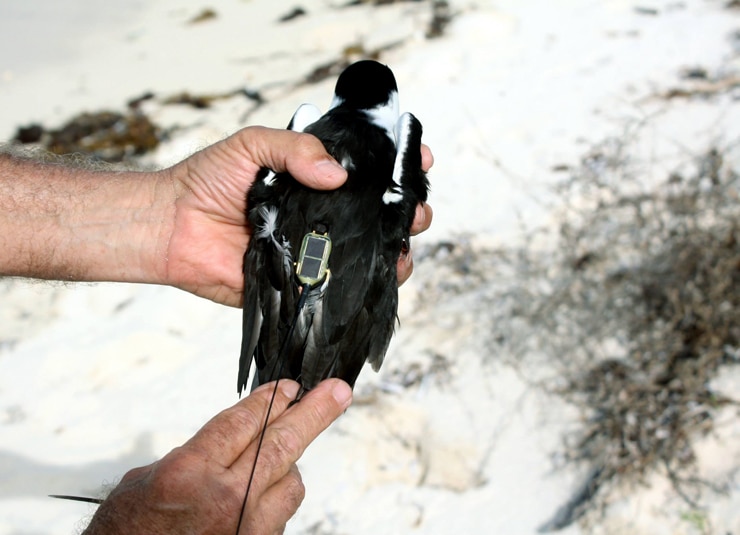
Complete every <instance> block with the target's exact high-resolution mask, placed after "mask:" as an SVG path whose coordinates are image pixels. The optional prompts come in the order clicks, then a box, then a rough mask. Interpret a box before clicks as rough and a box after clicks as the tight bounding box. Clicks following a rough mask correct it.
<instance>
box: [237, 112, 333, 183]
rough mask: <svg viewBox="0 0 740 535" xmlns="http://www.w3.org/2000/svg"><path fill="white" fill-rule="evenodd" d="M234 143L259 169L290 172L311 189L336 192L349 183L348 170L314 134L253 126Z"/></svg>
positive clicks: (243, 130) (241, 132)
mask: <svg viewBox="0 0 740 535" xmlns="http://www.w3.org/2000/svg"><path fill="white" fill-rule="evenodd" d="M232 140H233V141H235V142H237V143H239V144H240V145H241V148H242V150H244V151H245V152H247V153H248V154H249V156H250V159H251V160H252V162H254V163H255V164H257V165H258V166H260V167H268V168H270V169H272V170H273V171H276V172H284V171H287V172H289V173H290V174H291V175H292V176H293V177H294V178H295V179H296V180H298V181H299V182H301V183H302V184H304V185H305V186H308V187H310V188H313V189H319V190H329V189H336V188H338V187H339V186H341V185H342V184H344V182H345V181H346V180H347V171H346V170H345V169H344V168H343V167H342V166H341V165H339V163H337V161H336V160H335V159H334V158H332V157H331V155H329V153H328V152H326V149H325V148H324V145H323V144H322V143H321V141H319V139H318V138H317V137H315V136H312V135H311V134H304V133H301V132H293V131H291V130H277V129H274V128H265V127H261V126H250V127H247V128H244V129H242V130H240V131H239V132H237V133H236V134H234V136H232Z"/></svg>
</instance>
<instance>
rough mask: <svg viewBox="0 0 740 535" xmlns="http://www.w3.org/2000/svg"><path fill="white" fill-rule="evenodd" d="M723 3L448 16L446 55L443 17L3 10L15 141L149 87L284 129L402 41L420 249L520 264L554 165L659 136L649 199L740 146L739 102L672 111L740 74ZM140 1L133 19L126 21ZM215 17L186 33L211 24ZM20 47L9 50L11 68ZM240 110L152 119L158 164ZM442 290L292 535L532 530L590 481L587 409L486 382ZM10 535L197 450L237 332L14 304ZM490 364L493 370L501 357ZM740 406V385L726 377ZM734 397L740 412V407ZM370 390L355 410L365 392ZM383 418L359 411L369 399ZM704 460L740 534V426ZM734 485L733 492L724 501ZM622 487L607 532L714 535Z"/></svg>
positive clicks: (124, 307)
mask: <svg viewBox="0 0 740 535" xmlns="http://www.w3.org/2000/svg"><path fill="white" fill-rule="evenodd" d="M724 3H725V2H723V1H719V0H711V1H705V0H686V1H683V2H672V1H667V0H664V1H651V2H644V3H640V4H639V6H641V7H648V8H654V9H655V10H657V12H658V13H657V15H648V14H641V13H639V12H637V11H636V10H635V7H636V6H637V5H638V4H636V3H635V2H633V1H624V0H610V1H587V0H562V1H560V2H552V1H546V0H539V1H537V0H529V1H527V2H517V1H515V0H501V1H496V2H493V1H488V2H486V1H481V2H462V1H460V2H452V6H453V12H454V13H455V14H456V18H455V20H454V21H453V23H452V24H451V26H450V27H449V28H448V30H447V32H446V35H445V36H444V37H442V38H439V39H435V40H426V39H424V36H423V34H424V29H425V27H426V23H427V21H428V19H429V6H428V4H426V3H420V4H417V3H404V4H400V5H395V6H389V7H382V8H375V9H372V8H369V7H366V6H362V7H355V8H348V9H341V10H340V9H335V8H332V7H331V4H330V3H328V2H323V1H319V0H310V1H302V2H301V3H300V5H302V6H303V7H305V8H306V10H307V11H308V13H309V14H308V16H306V17H303V18H299V19H296V20H295V21H292V22H290V23H287V24H278V23H276V19H277V18H278V17H279V16H280V15H283V14H285V13H286V12H288V11H289V10H290V8H292V5H293V4H282V3H279V2H274V1H273V2H269V1H265V0H251V1H237V0H231V1H226V0H222V1H215V0H214V1H211V2H208V3H201V2H195V1H192V0H189V1H185V2H183V1H181V0H180V1H177V0H152V1H148V2H144V1H137V0H126V1H125V2H123V1H122V2H118V3H117V4H116V7H115V8H113V9H112V8H111V7H110V4H103V3H96V2H94V1H83V0H76V1H72V0H67V1H66V2H65V3H64V5H65V8H64V9H60V8H59V7H57V5H58V2H56V1H55V0H45V1H41V0H36V2H34V3H33V4H34V7H33V8H31V7H28V6H29V5H30V3H29V2H27V1H25V0H23V1H22V0H5V1H4V2H3V3H2V4H1V5H0V50H2V54H0V58H1V59H0V102H2V103H3V107H2V109H3V113H2V114H1V115H0V139H8V138H9V137H10V136H12V134H13V132H14V131H15V128H16V127H17V126H19V125H23V124H28V123H30V122H33V121H39V122H42V123H43V124H44V125H46V126H49V127H55V126H59V125H60V124H61V123H62V122H63V121H65V120H67V119H69V118H70V117H71V116H72V115H74V114H76V113H78V112H81V111H95V110H98V109H101V108H110V109H114V110H122V109H123V108H124V106H125V102H126V100H128V99H130V98H133V97H136V96H138V95H141V94H143V93H144V92H146V91H153V92H154V93H156V94H157V95H158V96H160V97H164V96H167V95H170V94H173V93H176V92H180V91H184V90H187V91H189V92H191V93H207V92H224V91H228V90H231V89H235V88H238V87H244V86H247V87H249V88H252V89H259V90H260V91H262V92H263V94H264V95H265V97H266V98H267V99H268V101H269V102H268V104H266V105H265V106H263V107H262V108H260V109H259V110H257V111H256V112H255V113H253V114H251V115H250V116H249V119H248V123H249V124H264V125H268V126H277V127H280V126H283V125H285V124H286V123H287V121H288V120H289V118H290V116H291V114H292V112H293V110H294V109H295V108H296V107H297V106H298V105H299V104H301V103H302V102H306V101H308V102H313V103H315V104H317V105H318V106H320V107H326V105H327V104H328V102H329V100H330V98H331V92H332V87H333V83H334V80H333V79H329V80H326V81H324V82H322V83H319V84H316V85H312V86H304V87H294V84H295V82H297V81H299V80H300V79H301V78H302V77H303V76H304V75H305V74H307V73H309V72H310V71H311V70H312V69H313V68H314V67H315V66H317V65H320V64H322V63H324V62H326V61H328V60H330V59H334V58H336V57H337V55H338V54H339V52H340V51H341V50H342V49H343V48H345V47H346V46H349V45H355V44H358V43H361V44H363V45H364V46H365V47H366V49H372V48H375V47H379V46H383V45H386V44H389V43H393V42H395V41H398V40H405V42H404V44H403V45H401V46H398V47H396V48H393V49H392V50H389V51H388V52H386V53H384V54H383V56H382V60H383V61H384V62H386V63H388V64H389V65H390V66H391V67H392V68H393V70H394V72H395V73H396V76H397V78H398V82H399V86H400V90H401V104H402V108H403V109H404V110H410V111H413V112H414V113H415V114H416V115H417V116H418V117H419V118H420V119H421V120H422V122H423V124H424V127H425V132H426V133H425V141H426V143H428V144H429V145H430V146H431V147H432V149H433V151H434V154H435V158H436V164H435V167H434V169H433V172H432V174H431V175H430V179H431V181H432V186H433V193H432V197H431V199H430V201H431V203H432V205H433V207H434V209H435V222H434V225H433V227H432V229H431V230H430V231H428V232H427V233H425V235H423V236H421V237H420V238H419V239H417V241H416V242H415V243H416V244H417V245H419V244H424V243H431V242H434V241H437V240H441V239H454V237H455V236H457V235H458V234H459V233H461V232H472V233H474V234H475V235H476V237H477V239H478V240H480V241H482V242H489V243H502V244H516V243H518V241H517V240H518V239H519V238H518V236H519V229H520V224H522V223H525V224H527V225H535V224H541V223H543V222H546V221H548V219H549V218H550V217H551V214H552V212H551V210H550V209H549V208H547V206H548V203H550V202H551V201H552V198H551V196H550V195H549V194H548V190H547V188H548V186H549V185H551V184H553V183H555V181H556V180H558V179H559V175H558V174H557V173H555V172H553V170H552V168H553V167H554V166H556V165H560V164H567V165H576V164H577V163H578V159H579V157H580V156H581V155H582V154H584V153H585V152H586V151H587V149H588V148H589V147H590V146H591V145H592V144H593V143H596V142H598V141H600V140H602V139H604V138H605V137H607V136H619V135H622V134H623V131H624V129H625V126H626V125H628V124H630V123H631V122H632V121H635V120H637V119H643V120H647V119H648V118H649V127H647V128H646V129H645V130H644V133H643V138H642V140H641V141H642V143H641V145H640V150H641V152H642V156H643V157H644V161H645V170H646V180H649V179H650V178H651V177H653V178H654V177H655V176H657V175H660V172H661V170H663V169H664V168H665V167H668V168H670V167H671V165H673V163H674V162H676V161H678V159H679V157H681V156H682V155H685V154H686V152H687V151H689V152H690V151H699V150H703V149H705V148H706V147H708V146H709V143H710V142H713V141H724V142H729V141H732V140H737V139H738V134H740V132H739V130H740V113H739V108H740V107H739V106H738V104H737V100H732V99H731V98H729V97H721V98H714V99H710V100H699V99H695V100H686V99H675V100H672V101H665V100H661V99H658V98H655V96H656V95H657V94H659V93H662V92H664V91H666V90H667V89H669V88H671V87H676V86H681V85H682V84H684V85H685V84H686V82H683V81H681V80H680V79H679V73H680V71H681V69H682V68H685V67H694V66H702V67H705V68H707V69H708V70H709V71H710V72H712V73H718V72H720V71H722V70H724V71H731V70H733V69H734V70H735V71H737V69H738V67H739V66H740V60H739V59H738V51H737V50H734V51H733V48H732V43H731V41H730V39H729V35H730V34H731V32H732V31H734V30H736V29H737V27H738V15H737V11H731V10H727V9H724V8H723V5H724ZM119 4H120V5H119ZM206 7H211V8H213V9H215V11H216V12H217V14H218V17H217V18H216V19H214V20H210V21H206V22H203V23H201V24H197V25H189V24H187V21H188V20H190V19H191V18H192V17H194V16H196V15H197V14H199V13H200V12H201V11H202V10H203V9H204V8H206ZM11 50H12V52H11ZM251 107H252V104H251V103H249V102H248V101H246V100H245V99H243V98H236V97H235V98H232V99H228V100H225V101H223V102H219V103H218V104H216V105H215V106H214V107H213V108H212V109H210V110H208V111H200V110H192V109H188V108H185V107H181V106H167V107H165V106H161V105H160V104H158V103H156V102H154V103H148V104H147V105H146V108H145V109H146V110H147V111H148V112H150V113H151V115H152V117H153V119H154V120H155V121H157V122H159V123H160V124H162V125H163V126H165V127H173V126H175V125H177V126H180V127H181V128H180V129H179V130H177V131H176V132H175V133H174V135H173V139H172V140H171V141H170V142H168V143H166V144H164V145H163V146H162V147H160V149H159V150H158V151H157V152H156V154H154V155H153V156H150V157H147V159H146V161H147V162H148V163H153V164H156V165H166V164H168V163H171V162H174V161H176V160H178V159H180V158H182V157H184V156H185V155H187V154H189V153H190V152H192V151H193V150H195V149H197V148H199V147H202V146H204V145H206V144H208V143H210V142H213V141H215V140H217V139H219V138H221V137H223V136H224V135H227V134H228V133H230V132H233V131H234V130H236V129H237V128H239V127H241V126H244V123H243V122H242V120H241V119H242V118H243V117H244V114H245V113H246V112H248V111H249V110H250V109H251ZM433 276H434V266H433V265H427V264H423V265H420V266H419V269H418V270H417V273H416V275H415V277H414V278H413V279H412V281H411V282H409V283H408V284H407V285H406V286H404V288H403V289H402V300H403V303H402V310H401V324H402V326H401V329H400V331H399V334H398V336H397V337H396V339H395V340H394V343H393V344H392V347H391V350H390V352H389V354H388V357H387V359H386V365H385V367H384V369H383V370H382V373H381V375H380V376H377V375H375V374H373V373H372V372H371V371H370V370H369V369H368V370H367V371H366V372H365V373H364V374H363V375H362V377H361V380H360V384H359V385H358V403H356V405H355V406H354V407H353V408H351V409H350V410H349V411H348V413H347V414H346V415H345V416H344V417H343V418H342V419H341V420H340V421H339V422H337V424H335V425H334V426H333V427H332V428H331V430H330V431H329V432H327V433H326V434H325V435H324V436H322V437H321V438H320V439H319V440H318V441H317V442H316V444H315V445H314V446H313V447H312V448H311V449H310V450H309V451H308V452H307V453H306V455H305V456H304V459H303V460H302V462H301V464H300V466H301V470H302V473H303V475H304V481H305V484H306V487H307V497H306V500H305V502H304V505H303V506H302V508H301V509H300V511H299V513H298V515H297V516H296V518H295V520H294V521H293V522H292V523H291V524H290V525H289V528H288V532H289V533H296V534H298V533H352V534H353V535H358V534H366V533H367V534H370V533H372V534H377V533H383V534H396V533H398V534H401V533H404V534H405V533H424V534H435V535H436V534H439V535H441V534H450V533H465V534H467V533H506V534H520V533H521V534H526V533H534V532H535V530H536V528H537V527H538V526H540V525H541V524H542V523H544V522H545V521H547V520H548V519H549V518H550V517H551V515H552V514H553V513H554V512H555V510H556V509H557V507H558V506H559V505H561V504H562V503H563V502H564V501H565V500H566V499H567V498H568V497H569V496H570V493H571V492H572V490H573V489H574V488H575V486H576V485H577V483H578V481H579V476H581V474H577V473H571V471H568V470H565V471H563V470H556V469H555V464H554V462H553V458H552V456H553V455H554V454H556V453H557V451H558V449H559V447H560V445H561V442H560V441H561V434H562V433H563V431H564V430H565V429H567V428H568V427H569V426H572V425H573V424H574V422H576V416H575V415H574V414H573V411H572V409H569V408H568V407H566V406H564V405H562V404H561V403H560V402H559V401H558V400H556V399H553V398H551V397H548V396H546V395H545V394H543V393H541V392H538V391H536V390H534V389H532V388H530V387H528V386H527V385H526V384H525V382H524V381H523V380H522V377H521V376H519V375H518V374H517V373H515V371H514V370H511V369H509V368H507V367H506V366H503V365H491V366H489V367H483V366H482V364H481V360H482V359H481V355H482V353H483V350H482V348H481V346H480V338H481V333H480V331H479V330H478V324H476V323H475V322H474V321H473V319H474V318H470V317H468V316H467V315H466V308H465V306H464V303H452V304H444V303H434V302H433V299H432V300H431V302H429V301H430V300H427V301H426V302H425V303H426V304H422V302H421V301H419V300H418V298H419V295H418V292H419V291H420V288H422V286H423V284H424V282H425V281H426V280H429V279H430V278H432V277H433ZM0 299H2V306H0V534H2V535H5V534H8V535H10V534H21V533H22V534H25V535H28V534H32V533H33V534H36V533H39V534H66V533H70V532H72V531H73V530H74V529H75V526H76V524H77V523H78V521H79V519H80V518H81V517H83V516H84V515H85V514H87V513H88V512H89V511H90V510H91V509H90V508H88V507H87V506H85V505H79V504H74V503H68V502H57V501H54V500H51V499H49V498H46V497H45V496H46V494H49V493H72V494H85V493H91V492H95V491H96V489H97V488H98V487H99V486H100V485H101V483H103V482H104V481H108V482H111V481H115V479H116V478H119V477H120V476H121V475H122V474H123V473H125V471H126V470H128V469H129V468H132V467H134V466H138V465H141V464H145V463H148V462H151V461H152V460H154V459H156V458H158V457H160V456H162V455H163V454H165V453H166V452H167V451H169V450H170V449H171V448H173V447H175V446H177V445H179V444H181V443H182V442H183V441H184V440H185V439H187V438H188V437H190V436H191V434H192V433H193V432H194V431H195V430H196V429H197V428H199V427H200V426H201V425H202V424H203V423H204V422H205V421H206V420H207V419H208V418H210V417H211V416H212V415H213V414H215V413H216V412H217V411H218V410H220V409H221V408H224V407H226V406H229V405H231V404H232V403H233V402H235V401H236V393H235V375H236V367H237V353H238V348H239V341H240V336H241V333H240V312H239V311H237V310H230V309H226V308H224V307H220V306H218V305H215V304H211V303H209V302H206V301H204V300H201V299H199V298H196V297H193V296H190V295H188V294H185V293H183V292H180V291H177V290H173V289H169V288H158V287H146V286H135V285H112V284H99V285H79V286H72V287H63V286H55V285H50V284H31V285H25V284H21V283H19V282H17V281H5V282H1V283H0ZM430 351H434V352H437V353H439V354H442V355H446V356H447V357H449V358H451V359H452V360H453V367H452V369H451V370H450V371H449V373H448V374H447V375H445V374H442V375H441V377H445V376H449V377H448V380H447V381H446V382H443V381H441V380H436V379H435V376H434V375H433V374H430V375H429V377H428V378H427V380H426V381H424V382H423V383H422V385H421V386H420V387H418V388H411V389H408V390H402V391H400V392H396V393H392V392H385V393H383V392H379V391H378V387H379V386H383V385H391V386H392V381H391V380H390V379H389V377H390V374H392V372H393V371H395V370H398V369H401V368H403V367H404V366H406V365H408V364H409V363H412V362H419V363H420V365H421V366H422V367H423V366H428V365H429V360H430V356H429V354H430V353H429V352H430ZM489 360H490V359H489ZM724 380H726V381H728V384H729V385H730V391H732V388H733V385H735V387H736V385H738V384H739V381H738V379H737V378H734V379H733V378H725V379H724ZM735 391H737V390H735ZM369 392H374V393H375V396H376V397H375V398H374V401H373V398H372V396H370V398H368V399H365V401H366V403H360V401H361V400H362V399H360V398H363V396H361V395H360V394H363V393H365V394H366V393H369ZM363 399H364V398H363ZM723 422H724V423H723V425H722V426H720V427H719V430H718V431H717V433H716V434H715V435H714V436H710V437H707V438H705V439H703V443H702V445H701V446H700V448H699V450H698V451H699V455H700V458H701V462H702V465H701V466H702V467H703V469H704V470H705V473H707V474H711V475H712V477H715V478H716V479H717V480H718V481H720V480H721V481H722V482H727V483H728V489H729V490H730V493H729V495H727V496H719V495H717V496H714V497H713V498H712V500H711V501H710V502H711V503H712V505H711V506H710V507H709V508H708V509H707V510H706V511H703V512H702V513H701V514H703V515H705V517H706V518H707V519H708V520H709V522H710V523H711V531H707V533H709V532H712V533H740V514H739V513H738V511H740V489H739V488H738V485H739V483H738V480H737V477H736V476H735V477H734V479H733V477H731V476H728V474H731V473H732V471H733V470H734V471H735V473H736V472H737V467H738V466H740V429H739V428H738V423H737V418H736V416H735V415H734V414H733V413H732V412H731V411H729V412H727V413H726V414H724V415H723ZM728 477H729V479H728ZM651 482H652V484H651V485H650V486H648V487H645V488H636V489H625V490H622V491H619V492H618V493H617V496H622V497H623V498H622V499H620V500H617V501H616V502H615V503H614V504H613V505H612V507H610V508H609V510H608V511H607V512H606V515H605V517H604V518H603V519H602V520H600V521H598V522H597V526H596V527H594V528H593V530H592V531H589V530H588V529H587V528H585V527H579V526H573V527H571V528H569V529H567V530H565V531H564V532H563V533H569V534H575V533H581V532H594V533H635V534H639V533H650V534H658V533H687V534H688V533H701V531H700V530H698V527H697V526H698V522H697V521H696V520H695V519H696V516H692V515H693V514H694V513H695V512H692V511H690V510H689V508H688V507H687V506H686V505H685V504H684V503H683V502H680V501H679V500H677V499H675V497H672V494H671V493H670V492H669V491H670V489H669V488H668V487H667V485H666V484H665V482H664V481H663V479H661V478H660V477H659V476H656V477H655V478H653V479H651Z"/></svg>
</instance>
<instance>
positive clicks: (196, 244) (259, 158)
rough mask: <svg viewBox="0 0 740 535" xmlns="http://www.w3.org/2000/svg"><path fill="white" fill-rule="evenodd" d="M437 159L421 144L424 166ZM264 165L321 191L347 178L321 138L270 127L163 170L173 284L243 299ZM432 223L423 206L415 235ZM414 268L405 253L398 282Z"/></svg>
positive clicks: (168, 270)
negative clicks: (253, 191)
mask: <svg viewBox="0 0 740 535" xmlns="http://www.w3.org/2000/svg"><path fill="white" fill-rule="evenodd" d="M432 164H433V157H432V153H431V151H430V150H429V148H428V147H426V146H425V145H422V168H423V169H424V170H425V171H426V170H428V169H429V168H430V167H431V166H432ZM262 167H268V168H270V169H272V170H274V171H277V172H283V171H288V172H290V174H291V175H293V176H294V177H295V178H296V179H297V180H298V181H300V182H302V183H303V184H305V185H306V186H309V187H312V188H315V189H319V190H326V189H334V188H337V187H339V186H341V185H342V184H343V183H344V181H345V180H346V177H347V174H346V171H345V170H344V169H343V168H342V167H341V166H340V165H339V164H338V163H336V162H335V161H334V160H333V159H332V158H331V157H330V156H329V154H328V153H327V152H326V151H325V150H324V147H323V145H322V144H321V142H320V141H319V140H318V139H317V138H315V137H314V136H311V135H309V134H302V133H298V132H292V131H289V130H274V129H269V128H263V127H248V128H245V129H243V130H241V131H239V132H237V133H236V134H234V135H232V136H231V137H229V138H227V139H225V140H223V141H221V142H219V143H216V144H215V145H212V146H210V147H208V148H206V149H204V150H202V151H200V152H198V153H196V154H194V155H192V156H191V157H190V158H188V159H186V160H184V161H183V162H181V163H179V164H178V165H176V166H174V167H172V168H170V169H167V170H165V171H162V173H165V174H167V176H168V177H170V179H171V180H172V183H173V185H174V192H175V213H174V216H173V219H172V228H171V229H170V231H169V232H166V233H165V235H166V236H167V240H168V242H167V244H166V246H165V250H166V255H165V257H164V258H163V266H162V267H161V271H162V272H163V273H162V278H163V279H164V281H165V282H166V283H168V284H170V285H172V286H176V287H178V288H182V289H184V290H187V291H189V292H192V293H194V294H196V295H200V296H202V297H206V298H208V299H211V300H213V301H216V302H219V303H223V304H226V305H230V306H239V305H240V304H241V301H242V296H243V286H244V280H243V275H242V272H241V265H242V259H243V256H244V251H245V250H246V248H247V246H248V244H249V239H250V235H249V233H248V231H247V226H246V213H245V199H246V192H247V190H248V189H249V187H250V186H251V184H252V183H253V182H254V180H255V177H256V176H257V173H258V172H259V170H260V169H261V168H262ZM431 220H432V209H431V207H430V206H429V205H428V204H423V205H419V206H418V207H417V210H416V217H415V219H414V223H413V225H412V227H411V233H412V234H418V233H420V232H423V231H424V230H426V229H427V228H429V225H430V224H431ZM412 270H413V259H412V256H411V254H406V255H403V256H402V257H401V258H399V262H398V281H399V284H402V283H403V282H404V281H406V280H407V279H408V278H409V277H410V276H411V271H412Z"/></svg>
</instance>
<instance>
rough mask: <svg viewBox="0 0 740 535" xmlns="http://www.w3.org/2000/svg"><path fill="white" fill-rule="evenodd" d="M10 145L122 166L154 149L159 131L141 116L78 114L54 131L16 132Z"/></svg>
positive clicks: (23, 129)
mask: <svg viewBox="0 0 740 535" xmlns="http://www.w3.org/2000/svg"><path fill="white" fill-rule="evenodd" d="M14 141H16V142H20V143H38V144H40V145H41V146H42V147H44V148H45V149H46V150H48V151H50V152H52V153H54V154H85V155H89V156H92V157H93V158H95V159H98V160H102V161H106V162H122V161H126V160H129V159H131V158H133V157H136V156H140V155H142V154H144V153H146V152H148V151H150V150H153V149H155V148H156V147H157V145H158V144H159V141H160V129H159V128H158V127H157V126H156V125H155V124H154V123H152V122H151V121H150V120H149V118H148V117H147V116H146V115H144V114H143V113H139V112H130V113H127V114H125V115H124V114H121V113H118V112H111V111H100V112H95V113H87V112H86V113H81V114H79V115H77V116H76V117H73V118H72V119H70V120H69V121H68V122H67V123H65V124H64V125H63V126H62V127H61V128H59V129H56V130H49V129H45V128H44V127H42V126H41V125H37V124H34V125H30V126H26V127H21V128H19V129H18V131H17V133H16V136H15V139H14Z"/></svg>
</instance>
